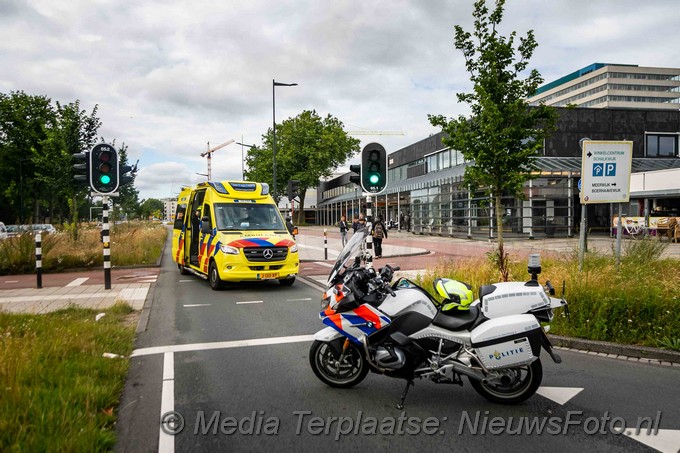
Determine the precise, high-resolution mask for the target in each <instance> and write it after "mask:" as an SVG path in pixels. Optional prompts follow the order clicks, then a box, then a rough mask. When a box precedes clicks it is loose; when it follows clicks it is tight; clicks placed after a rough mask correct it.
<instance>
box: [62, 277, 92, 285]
mask: <svg viewBox="0 0 680 453" xmlns="http://www.w3.org/2000/svg"><path fill="white" fill-rule="evenodd" d="M89 279H90V277H82V278H76V279H75V280H73V281H72V282H71V283H69V284H68V285H66V286H80V285H82V284H83V283H85V282H86V281H88V280H89Z"/></svg>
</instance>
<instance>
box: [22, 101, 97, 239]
mask: <svg viewBox="0 0 680 453" xmlns="http://www.w3.org/2000/svg"><path fill="white" fill-rule="evenodd" d="M97 110H98V107H97V106H95V107H94V108H93V109H92V113H90V114H88V113H87V112H86V111H85V110H81V109H80V101H79V100H77V101H75V102H71V103H69V104H66V105H61V104H60V103H59V102H57V108H56V112H55V116H56V121H55V125H54V127H53V128H51V129H49V130H48V131H47V138H46V140H45V142H44V147H43V152H42V153H36V154H35V155H34V156H33V161H34V163H35V164H36V176H37V178H38V180H39V181H40V182H41V183H42V184H43V185H45V186H47V187H49V188H50V190H49V192H48V193H47V194H45V197H46V198H48V202H49V208H50V218H53V217H54V216H55V214H57V217H60V218H61V217H66V216H67V213H68V215H69V216H70V219H71V221H70V223H71V224H70V231H71V232H72V233H73V237H74V239H77V238H78V228H77V223H78V218H79V215H78V213H79V209H78V206H80V205H85V201H86V199H87V197H88V193H89V187H88V186H86V185H85V184H82V183H78V182H76V181H74V179H73V175H74V169H73V164H74V163H75V161H74V160H73V155H74V154H76V153H80V152H83V151H85V150H88V149H90V148H91V147H92V146H94V144H95V143H96V140H97V131H98V129H99V127H100V126H101V124H102V123H101V120H100V119H99V118H98V117H97Z"/></svg>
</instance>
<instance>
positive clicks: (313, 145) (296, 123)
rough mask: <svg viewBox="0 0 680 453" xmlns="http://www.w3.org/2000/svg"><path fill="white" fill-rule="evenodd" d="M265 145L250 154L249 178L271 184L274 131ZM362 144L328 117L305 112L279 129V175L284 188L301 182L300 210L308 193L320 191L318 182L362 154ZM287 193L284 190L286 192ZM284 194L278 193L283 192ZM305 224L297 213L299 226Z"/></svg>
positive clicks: (277, 173) (277, 159) (253, 149)
mask: <svg viewBox="0 0 680 453" xmlns="http://www.w3.org/2000/svg"><path fill="white" fill-rule="evenodd" d="M262 140H263V142H264V145H263V146H262V147H261V148H252V149H250V150H249V151H248V155H247V157H246V163H247V165H248V171H246V172H245V174H246V178H247V179H249V180H252V181H258V182H266V183H269V184H270V185H271V184H272V182H273V181H272V178H273V176H272V160H273V159H272V148H271V144H272V130H271V129H270V130H269V131H268V132H267V134H265V135H263V137H262ZM359 143H360V142H359V140H357V139H355V138H353V137H350V136H348V135H347V133H346V132H345V131H344V126H343V124H342V122H341V121H340V120H339V119H337V118H335V117H333V116H332V115H330V114H329V115H327V116H326V117H325V118H321V117H320V116H319V115H318V114H317V113H316V111H315V110H312V111H310V110H305V111H303V112H302V113H300V114H299V115H298V116H296V117H295V118H289V119H287V120H285V121H284V122H283V123H282V124H281V125H277V126H276V175H277V183H278V184H277V185H278V186H279V187H280V188H282V187H285V186H286V184H287V182H288V181H289V180H291V179H297V180H299V181H300V206H304V203H305V191H306V190H307V189H309V188H311V187H317V186H318V184H319V179H321V178H323V177H327V176H330V175H331V173H332V171H333V170H334V169H336V168H337V167H339V166H340V165H342V164H344V163H345V162H346V161H347V159H349V158H350V157H352V155H353V154H355V153H357V152H358V151H359ZM284 190H285V189H284ZM284 190H279V192H283V191H284ZM303 220H304V214H303V211H302V209H299V210H298V218H297V223H301V222H302V221H303Z"/></svg>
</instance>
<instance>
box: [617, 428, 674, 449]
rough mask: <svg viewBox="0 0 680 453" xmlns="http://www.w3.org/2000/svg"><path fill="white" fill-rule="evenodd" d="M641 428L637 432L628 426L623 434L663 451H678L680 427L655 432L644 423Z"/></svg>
mask: <svg viewBox="0 0 680 453" xmlns="http://www.w3.org/2000/svg"><path fill="white" fill-rule="evenodd" d="M650 425H651V423H650ZM641 428H642V429H641V430H640V433H639V434H635V428H626V430H625V431H624V432H623V434H625V435H626V436H628V437H630V438H631V439H634V440H637V441H638V442H640V443H641V444H644V445H646V446H648V447H652V448H654V449H656V450H659V451H660V452H662V453H677V452H678V445H680V430H679V429H660V430H659V431H658V432H656V433H655V432H654V431H653V430H651V429H648V428H647V425H646V424H643V425H642V426H641ZM647 431H650V432H647Z"/></svg>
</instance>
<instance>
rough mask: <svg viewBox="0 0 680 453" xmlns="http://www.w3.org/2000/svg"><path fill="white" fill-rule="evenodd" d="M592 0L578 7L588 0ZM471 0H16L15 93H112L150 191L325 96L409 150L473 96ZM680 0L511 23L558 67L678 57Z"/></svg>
mask: <svg viewBox="0 0 680 453" xmlns="http://www.w3.org/2000/svg"><path fill="white" fill-rule="evenodd" d="M575 4H577V5H578V6H575ZM472 7H473V6H472V2H471V1H469V0H432V1H426V2H421V1H415V0H413V1H410V0H394V1H387V0H376V1H372V2H361V1H347V2H312V1H309V0H294V1H288V2H272V1H270V0H250V1H248V2H237V1H223V2H218V1H197V2H186V1H182V0H162V1H161V0H157V1H144V2H138V1H133V0H97V1H92V0H69V1H68V2H66V1H53V0H24V1H22V0H4V1H2V2H0V58H2V60H1V61H2V64H0V92H9V91H13V90H24V91H26V92H27V93H30V94H45V95H47V96H49V97H51V98H52V99H54V100H59V101H62V102H71V101H74V100H76V99H80V101H81V105H82V106H83V108H86V109H88V110H90V109H91V108H93V107H94V105H98V106H99V116H100V117H101V119H102V121H103V127H102V129H101V131H100V132H101V135H102V136H104V137H105V138H106V139H107V140H113V139H116V141H117V143H121V142H125V143H126V144H127V145H128V146H129V157H130V160H131V161H133V162H134V161H135V160H137V159H139V161H140V168H141V170H140V172H139V175H138V178H137V182H136V186H137V188H138V189H139V190H140V195H141V197H143V198H148V197H152V196H158V197H160V196H169V195H171V194H172V192H173V191H175V193H176V192H177V191H178V190H179V186H180V185H181V184H187V183H192V182H197V181H199V180H201V179H202V177H201V176H198V175H196V173H205V171H206V161H205V159H204V158H201V157H200V153H201V152H203V151H204V150H205V148H206V144H207V142H210V143H213V144H218V143H222V142H225V141H227V140H229V139H236V140H237V141H241V140H243V141H244V142H245V143H250V144H260V143H261V137H262V135H263V134H265V133H266V132H267V130H268V129H269V128H270V127H271V125H272V80H273V79H276V80H278V81H282V82H289V83H291V82H295V83H298V86H296V87H279V88H277V89H276V118H277V121H278V122H281V121H283V120H284V119H286V118H289V117H292V116H295V115H297V114H299V113H300V112H301V111H302V110H305V109H309V110H312V109H313V110H316V111H317V112H318V113H319V114H320V115H322V116H325V115H326V114H329V113H330V114H332V115H333V116H336V117H338V118H339V119H340V120H341V121H343V122H344V123H345V125H346V128H347V129H348V130H357V129H362V128H363V129H373V130H383V131H401V132H403V133H404V135H396V136H366V135H362V136H357V138H359V139H361V140H362V145H365V144H367V143H369V142H371V141H378V142H380V143H382V144H383V145H384V146H385V147H386V149H388V151H396V150H398V149H400V148H402V147H405V146H407V145H409V144H411V143H414V142H416V141H419V140H421V139H423V138H424V137H426V136H428V135H430V134H431V133H434V132H436V129H434V128H432V127H431V126H430V125H429V123H428V121H427V115H428V114H444V115H446V116H449V117H452V116H456V115H458V114H461V113H463V114H465V113H466V112H467V111H468V109H467V106H465V105H460V104H458V103H457V100H456V96H455V94H456V92H460V91H468V90H470V88H471V84H470V82H469V76H468V74H467V73H466V72H465V66H464V61H463V58H462V55H461V53H460V52H459V51H457V50H456V49H455V48H454V45H453V41H454V29H453V26H454V25H456V24H459V25H461V26H462V27H463V28H464V29H466V30H468V31H471V30H472V27H473V25H472V24H473V22H472V17H471V12H472ZM679 18H680V8H678V7H677V1H676V0H648V1H646V2H644V3H640V2H638V1H636V0H619V1H617V2H592V1H591V2H585V1H582V2H576V3H575V2H573V1H565V0H561V1H560V0H558V1H550V2H546V1H541V0H513V1H512V2H507V3H506V6H505V18H504V22H503V24H502V27H501V28H502V30H501V31H502V33H504V34H507V33H508V32H510V31H512V30H516V31H517V32H518V35H520V36H522V35H524V34H525V33H526V32H527V31H528V30H530V29H533V30H534V31H535V34H536V38H537V40H538V43H539V47H538V48H537V49H536V52H535V55H534V58H533V59H532V64H531V67H535V68H537V69H538V70H539V71H540V72H541V74H542V75H543V76H544V78H545V80H546V81H547V82H548V81H552V80H555V79H557V78H559V77H561V76H563V75H566V74H568V73H570V72H573V71H575V70H577V69H579V68H581V67H584V66H586V65H588V64H590V63H594V62H616V63H632V64H639V65H645V66H666V67H676V66H677V65H678V63H677V62H678V61H680V45H679V44H680V42H679V39H678V38H677V37H676V34H675V33H674V30H675V28H676V24H677V22H678V19H679ZM241 162H242V161H241V149H240V147H237V146H236V145H230V146H228V147H226V148H224V149H222V150H220V151H218V152H216V153H215V155H214V156H213V160H212V165H213V175H214V177H215V178H234V179H240V177H241Z"/></svg>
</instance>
